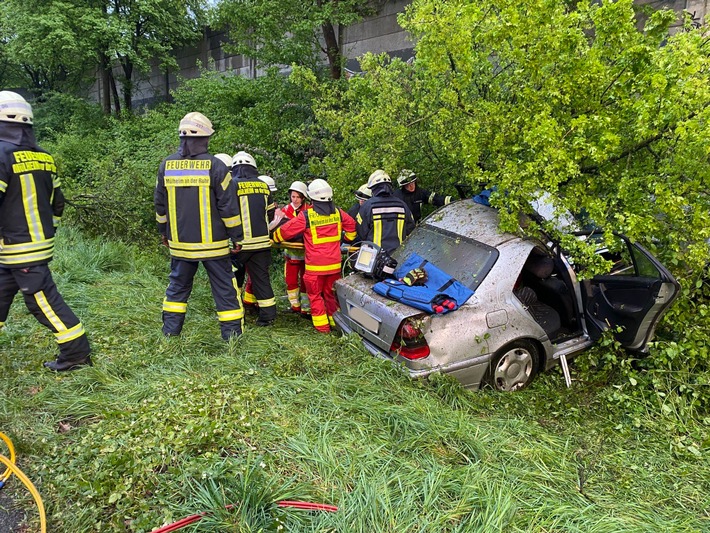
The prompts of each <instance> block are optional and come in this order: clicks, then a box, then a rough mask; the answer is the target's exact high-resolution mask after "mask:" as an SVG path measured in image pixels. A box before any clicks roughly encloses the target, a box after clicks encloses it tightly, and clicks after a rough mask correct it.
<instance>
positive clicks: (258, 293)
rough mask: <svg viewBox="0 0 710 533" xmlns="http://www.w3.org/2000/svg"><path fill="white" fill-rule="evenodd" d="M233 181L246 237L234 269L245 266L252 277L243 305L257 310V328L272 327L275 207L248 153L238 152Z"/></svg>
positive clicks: (274, 299) (273, 308) (246, 289)
mask: <svg viewBox="0 0 710 533" xmlns="http://www.w3.org/2000/svg"><path fill="white" fill-rule="evenodd" d="M232 179H233V181H234V183H235V185H236V195H237V198H238V201H239V212H240V216H241V219H242V225H243V227H244V236H243V237H242V239H241V240H240V241H239V244H240V245H241V250H240V252H239V253H238V254H237V255H236V256H235V257H234V258H233V262H234V264H235V267H237V268H238V267H239V266H240V265H244V267H245V268H246V273H247V275H248V276H249V280H248V281H247V283H246V285H245V287H244V304H245V305H246V306H251V307H252V308H254V307H257V308H258V313H259V316H258V318H257V320H256V325H257V326H270V325H272V324H273V323H274V320H275V319H276V298H274V290H273V288H272V287H271V278H270V276H269V267H270V266H271V240H270V239H269V222H270V221H271V220H272V219H273V216H274V211H275V204H274V202H273V200H272V197H271V190H270V189H269V186H268V185H267V184H266V183H265V182H264V181H262V180H260V179H259V172H258V171H257V169H256V161H255V160H254V158H253V157H252V156H251V154H248V153H247V152H237V153H236V154H235V155H234V158H233V160H232Z"/></svg>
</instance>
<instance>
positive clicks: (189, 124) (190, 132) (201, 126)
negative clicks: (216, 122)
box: [179, 112, 214, 137]
mask: <svg viewBox="0 0 710 533" xmlns="http://www.w3.org/2000/svg"><path fill="white" fill-rule="evenodd" d="M179 132H180V137H209V136H210V135H212V134H213V133H214V130H213V129H212V123H211V122H210V120H209V119H208V118H207V117H206V116H204V115H203V114H202V113H197V112H192V113H188V114H187V115H185V116H184V117H182V120H181V121H180V129H179Z"/></svg>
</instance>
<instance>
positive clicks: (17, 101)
mask: <svg viewBox="0 0 710 533" xmlns="http://www.w3.org/2000/svg"><path fill="white" fill-rule="evenodd" d="M32 119H33V114H32V108H31V107H30V105H29V104H28V103H27V102H26V101H25V99H24V98H22V96H20V95H19V94H17V93H14V92H11V91H0V330H2V328H3V326H4V324H5V321H6V320H7V317H8V313H9V312H10V305H11V304H12V301H13V299H14V298H15V295H16V294H17V292H18V291H20V292H22V296H23V297H24V300H25V305H26V306H27V309H29V311H30V313H32V314H33V315H34V316H35V318H36V319H37V320H38V321H39V322H40V323H41V324H42V325H43V326H45V327H47V328H49V329H50V330H51V331H52V333H54V337H55V340H56V341H57V344H58V347H59V354H58V355H57V356H56V359H55V360H54V361H47V362H45V363H44V366H45V367H46V368H48V369H50V370H54V371H57V372H61V371H68V370H74V369H76V368H79V367H82V366H86V365H89V366H90V365H91V356H90V355H89V354H90V352H91V348H90V347H89V341H88V340H87V338H86V333H85V332H84V326H82V324H81V322H80V321H79V319H78V318H77V317H76V315H75V314H74V313H73V312H72V310H71V309H70V308H69V306H68V305H67V304H66V303H65V302H64V299H63V298H62V296H61V295H60V294H59V291H57V286H56V285H55V284H54V280H53V279H52V273H51V272H50V270H49V262H50V261H51V260H52V255H53V252H54V234H55V231H56V229H57V226H58V224H59V221H60V219H61V217H62V212H63V211H64V195H63V194H62V190H61V188H60V181H59V178H58V177H57V168H56V166H55V163H54V158H53V157H52V156H51V155H50V154H49V153H47V152H46V151H45V150H43V149H42V148H40V147H39V146H38V145H37V141H36V140H35V135H34V130H33V129H32Z"/></svg>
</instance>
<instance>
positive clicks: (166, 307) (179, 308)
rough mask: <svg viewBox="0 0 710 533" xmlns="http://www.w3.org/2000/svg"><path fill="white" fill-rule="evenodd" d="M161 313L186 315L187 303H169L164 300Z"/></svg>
mask: <svg viewBox="0 0 710 533" xmlns="http://www.w3.org/2000/svg"><path fill="white" fill-rule="evenodd" d="M163 311H167V312H168V313H187V302H171V301H169V300H168V299H167V298H166V299H164V300H163Z"/></svg>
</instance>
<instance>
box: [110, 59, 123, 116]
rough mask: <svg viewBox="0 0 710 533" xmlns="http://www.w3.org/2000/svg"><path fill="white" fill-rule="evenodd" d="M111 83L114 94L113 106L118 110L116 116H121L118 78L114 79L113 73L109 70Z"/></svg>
mask: <svg viewBox="0 0 710 533" xmlns="http://www.w3.org/2000/svg"><path fill="white" fill-rule="evenodd" d="M108 74H109V81H110V82H111V93H112V94H113V105H114V107H115V108H116V116H117V117H118V116H120V115H121V100H119V99H118V89H116V78H114V77H113V72H112V71H111V70H109V72H108Z"/></svg>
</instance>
